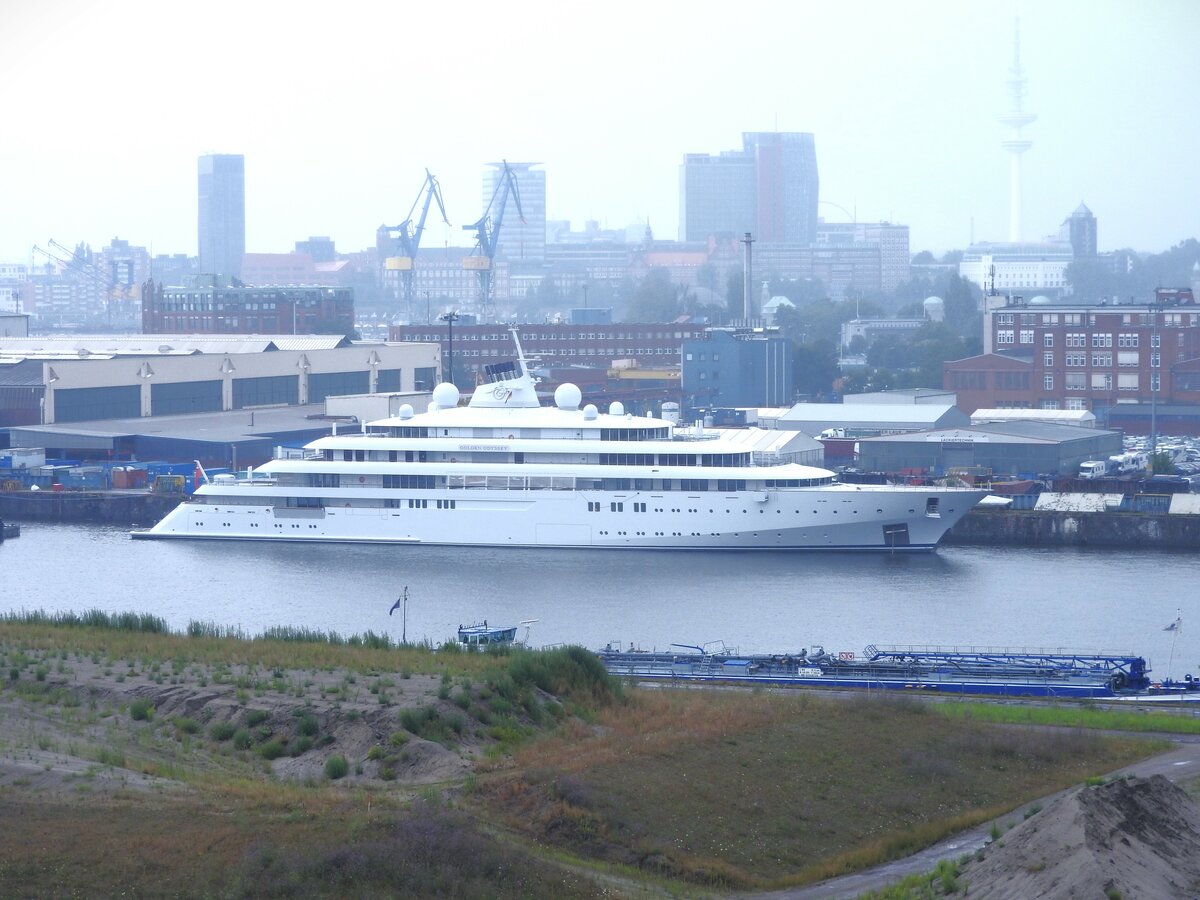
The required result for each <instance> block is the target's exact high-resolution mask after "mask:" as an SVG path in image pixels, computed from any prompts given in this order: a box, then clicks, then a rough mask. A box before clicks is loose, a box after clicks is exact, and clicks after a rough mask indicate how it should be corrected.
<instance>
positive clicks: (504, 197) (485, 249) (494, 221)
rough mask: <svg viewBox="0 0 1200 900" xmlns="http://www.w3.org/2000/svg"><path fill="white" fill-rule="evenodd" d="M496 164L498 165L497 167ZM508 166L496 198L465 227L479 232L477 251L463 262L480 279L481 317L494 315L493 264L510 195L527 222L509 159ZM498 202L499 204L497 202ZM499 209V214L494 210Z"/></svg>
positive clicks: (494, 194) (522, 217) (465, 267)
mask: <svg viewBox="0 0 1200 900" xmlns="http://www.w3.org/2000/svg"><path fill="white" fill-rule="evenodd" d="M493 165H494V164H493ZM501 165H502V166H503V167H504V168H503V171H502V172H501V174H500V179H499V181H497V182H496V189H495V190H494V191H492V199H491V200H489V201H488V205H487V209H485V210H484V211H483V217H482V218H481V219H480V220H479V221H478V222H474V223H472V224H470V225H464V226H463V230H465V231H474V232H475V250H474V251H473V252H472V253H471V255H470V256H468V257H466V258H465V259H464V260H463V268H464V269H471V270H474V272H475V274H476V275H477V276H478V278H479V313H480V316H481V317H484V316H486V315H487V314H488V313H490V312H491V308H492V292H493V288H494V285H493V283H492V265H493V262H494V260H495V258H496V247H497V245H498V244H499V242H500V226H501V225H503V224H504V210H505V208H506V207H507V205H508V196H509V194H512V197H513V201H514V202H515V203H516V204H517V215H519V216H520V217H521V222H522V223H524V221H525V211H524V210H523V209H521V192H520V190H519V189H518V187H517V176H516V175H515V174H514V173H513V170H512V167H511V166H510V165H509V164H508V161H507V160H501ZM497 201H498V202H497ZM493 207H495V209H496V212H495V215H494V216H493V215H492V208H493Z"/></svg>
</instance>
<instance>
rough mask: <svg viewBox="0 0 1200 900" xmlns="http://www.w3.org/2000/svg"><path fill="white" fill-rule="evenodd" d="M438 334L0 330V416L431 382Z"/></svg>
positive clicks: (176, 409)
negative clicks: (355, 336)
mask: <svg viewBox="0 0 1200 900" xmlns="http://www.w3.org/2000/svg"><path fill="white" fill-rule="evenodd" d="M440 363H441V356H440V353H439V350H438V347H437V345H436V344H422V343H415V342H413V343H406V344H388V343H382V342H380V343H355V342H352V341H350V340H349V339H347V338H345V337H342V336H338V335H327V336H323V335H308V336H302V337H295V336H290V335H276V336H257V337H239V338H231V337H226V338H214V337H206V336H202V335H201V336H197V335H183V336H181V335H170V336H168V335H120V336H100V335H83V336H71V337H37V338H9V339H4V340H0V426H4V425H30V424H54V423H60V424H62V423H70V422H86V421H94V420H100V419H118V418H148V417H159V416H164V415H179V414H186V413H213V412H221V411H231V410H240V409H245V410H250V409H262V408H267V407H281V406H304V405H306V404H312V403H319V402H321V401H323V400H324V399H325V398H326V397H329V396H335V395H342V394H367V393H388V392H396V391H417V390H429V389H431V388H432V387H433V384H434V382H435V380H436V378H437V372H438V370H439V367H440Z"/></svg>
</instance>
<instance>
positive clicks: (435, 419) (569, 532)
mask: <svg viewBox="0 0 1200 900" xmlns="http://www.w3.org/2000/svg"><path fill="white" fill-rule="evenodd" d="M513 340H514V342H515V344H516V356H517V359H516V361H515V362H511V361H510V362H500V363H496V364H493V365H490V366H487V367H486V370H485V371H486V374H487V378H488V380H487V382H486V383H484V384H481V385H479V386H478V387H477V388H476V389H475V391H474V394H473V396H472V397H471V399H470V402H468V403H467V404H466V405H460V396H459V392H458V389H457V388H456V387H455V386H454V385H452V384H440V385H438V386H437V387H436V388H435V389H434V391H433V400H432V402H431V403H430V405H429V408H428V410H427V411H426V412H424V413H416V412H414V411H413V409H412V407H411V406H407V405H406V406H404V407H402V408H401V409H400V410H399V415H397V416H396V417H394V418H389V419H383V420H381V421H377V422H372V423H369V424H368V425H366V426H364V431H363V433H361V434H344V433H343V434H336V433H335V434H331V435H329V436H327V437H323V438H320V439H318V440H315V441H313V442H312V443H310V444H308V445H307V446H306V448H305V452H304V453H303V454H297V455H293V456H288V454H286V453H284V454H280V455H279V456H280V458H276V459H273V460H271V461H270V462H268V463H266V464H265V465H263V466H261V467H260V468H259V469H258V470H257V471H251V472H250V473H248V476H247V477H245V478H241V479H238V478H235V477H234V476H232V475H219V476H217V477H216V478H215V479H213V480H211V481H208V480H206V483H204V484H201V485H200V486H199V487H198V488H197V489H196V491H195V493H194V495H193V496H192V497H191V498H190V499H189V500H186V501H185V502H183V503H181V504H180V505H179V506H178V507H177V508H176V509H174V510H173V511H172V512H170V513H168V514H167V516H166V517H165V518H163V520H162V521H160V522H159V523H158V524H157V525H155V526H154V527H153V528H150V529H149V530H147V531H137V532H134V533H133V537H136V538H192V539H205V540H213V539H224V540H260V541H345V542H368V543H391V544H443V545H459V546H461V545H474V546H501V547H587V548H603V549H645V550H881V551H888V552H905V551H929V550H933V549H934V548H935V547H936V546H937V544H938V542H939V541H940V540H941V538H942V536H943V535H944V534H945V533H946V531H948V530H949V529H950V528H951V527H952V526H953V525H954V524H955V523H956V522H957V521H958V520H959V519H961V518H962V517H963V516H965V515H966V514H967V512H968V511H969V510H970V509H971V508H972V507H973V506H975V504H976V503H978V502H979V501H980V500H981V499H983V497H985V496H986V494H987V492H986V491H982V490H976V489H971V488H961V487H919V486H908V485H868V484H861V485H860V484H840V483H838V481H837V479H836V477H835V476H834V473H833V472H830V471H829V470H827V469H821V468H816V467H813V466H809V465H804V464H802V463H801V462H799V461H798V460H799V453H798V452H794V451H792V450H790V449H789V447H790V446H792V445H793V444H794V442H795V441H796V438H797V434H796V433H795V432H788V431H765V430H762V429H757V428H751V429H713V428H705V427H703V426H702V425H700V424H699V423H698V424H696V425H695V426H686V427H676V426H675V424H673V423H672V422H669V421H666V420H663V419H657V418H653V417H645V416H633V415H630V414H628V413H626V412H625V410H624V408H623V406H622V405H621V404H620V403H613V404H612V405H611V406H610V407H609V411H608V413H601V412H599V411H598V410H597V408H596V407H595V406H594V405H592V404H587V405H582V406H581V403H582V395H581V392H580V390H579V388H578V387H576V386H575V385H572V384H564V385H560V386H559V388H558V389H557V390H556V391H555V393H554V401H555V403H554V406H547V407H543V406H542V405H541V404H540V403H539V400H538V396H537V390H536V386H535V382H534V379H533V377H532V376H531V375H530V373H529V369H528V367H527V365H526V360H525V357H524V354H523V353H522V351H521V345H520V340H519V339H518V336H517V333H516V330H515V329H514V330H513Z"/></svg>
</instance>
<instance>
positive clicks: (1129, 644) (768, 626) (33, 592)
mask: <svg viewBox="0 0 1200 900" xmlns="http://www.w3.org/2000/svg"><path fill="white" fill-rule="evenodd" d="M0 571H2V572H3V575H2V577H0V610H22V609H44V610H47V611H51V612H53V611H62V610H75V611H82V610H85V609H92V608H98V609H103V610H106V611H109V612H118V611H125V610H134V611H138V612H150V613H154V614H156V615H159V616H162V617H163V618H164V619H166V621H167V622H168V623H169V624H170V626H171V627H172V628H175V629H178V630H182V629H184V628H186V626H187V624H188V622H189V621H192V620H200V621H212V622H216V623H218V624H220V625H227V626H239V627H241V628H242V629H243V630H244V631H245V632H247V633H248V634H257V633H260V632H261V631H263V629H265V628H268V627H271V626H275V625H295V626H303V627H307V628H311V629H319V630H322V631H336V632H338V633H340V634H343V635H348V634H355V633H359V634H361V633H363V632H365V631H367V630H372V631H375V632H377V633H380V632H383V633H387V634H389V635H391V636H392V637H394V638H396V639H399V638H400V636H401V630H402V628H404V627H405V626H406V628H407V636H408V639H409V640H423V639H428V640H430V641H433V642H434V643H440V642H441V641H443V640H445V639H447V638H450V637H452V636H453V635H454V633H455V631H456V629H457V627H458V625H459V624H460V623H461V624H469V623H474V622H477V621H481V620H483V619H487V620H488V621H489V622H491V623H493V624H506V625H511V624H516V623H517V622H519V621H522V620H527V619H536V620H537V623H536V624H535V625H533V626H532V630H531V633H530V642H531V643H532V644H534V645H547V644H559V643H576V644H582V645H583V646H586V647H591V648H599V647H602V646H604V645H605V644H607V643H609V642H613V643H617V642H619V643H621V644H622V645H623V646H625V647H628V646H629V644H631V643H632V644H634V645H636V646H638V647H640V648H644V649H656V648H657V649H665V648H667V647H668V646H669V645H670V644H672V643H684V644H703V643H707V642H710V641H717V640H723V641H724V642H725V643H726V644H727V645H729V646H731V647H736V648H738V649H739V650H741V651H742V652H746V653H774V652H795V651H796V650H798V649H800V648H810V647H812V646H813V645H814V644H817V645H823V646H824V648H825V649H826V650H827V651H830V652H842V651H851V652H855V653H861V651H862V650H863V648H864V647H865V646H866V645H867V644H878V645H881V646H882V645H900V644H904V645H913V644H918V645H934V644H936V645H942V646H960V647H961V646H975V647H979V646H989V647H1009V648H1018V647H1020V648H1037V649H1052V648H1063V649H1069V650H1081V651H1118V652H1133V653H1136V654H1138V655H1141V656H1144V657H1146V658H1147V660H1148V661H1149V662H1150V664H1151V665H1152V667H1153V669H1154V675H1153V677H1155V678H1158V679H1161V678H1165V677H1167V676H1168V675H1173V676H1174V677H1177V678H1178V677H1181V676H1182V675H1183V674H1184V673H1185V672H1193V673H1196V672H1200V606H1197V605H1196V603H1195V601H1194V600H1191V601H1189V600H1188V599H1187V598H1189V597H1194V591H1195V589H1196V585H1197V584H1200V556H1198V555H1197V554H1195V553H1189V552H1169V551H1140V552H1130V551H1114V550H1107V549H1106V550H1097V549H1078V548H1047V549H1030V548H1017V547H957V546H945V547H942V548H941V549H940V550H939V551H938V552H937V553H934V554H921V555H912V556H908V555H896V556H892V555H886V554H822V553H773V552H763V553H720V554H708V553H686V552H664V551H586V550H515V549H510V548H497V549H486V548H454V547H420V546H402V547H388V546H374V545H336V544H326V545H322V544H310V545H298V544H269V543H245V542H232V541H231V542H225V541H215V542H199V541H133V540H130V538H129V536H128V534H127V532H126V531H125V530H123V529H118V528H109V527H97V526H82V525H48V524H37V523H31V524H29V525H27V526H26V527H25V528H24V529H22V534H21V537H20V538H17V539H14V540H10V541H5V542H3V543H2V544H0ZM405 587H407V588H408V594H409V603H408V612H407V618H406V619H405V618H404V616H403V611H402V609H398V610H396V612H395V614H393V615H389V614H388V610H389V609H390V608H391V607H392V605H393V604H394V603H395V601H396V599H397V598H398V597H399V596H400V595H401V593H402V592H403V590H404V588H405ZM1189 603H1190V606H1191V609H1192V610H1194V611H1195V614H1194V615H1191V616H1190V615H1189ZM1179 617H1182V620H1183V625H1182V628H1180V629H1178V630H1171V631H1168V630H1165V629H1166V628H1167V627H1168V626H1169V625H1171V624H1172V623H1173V622H1175V621H1176V619H1177V618H1179Z"/></svg>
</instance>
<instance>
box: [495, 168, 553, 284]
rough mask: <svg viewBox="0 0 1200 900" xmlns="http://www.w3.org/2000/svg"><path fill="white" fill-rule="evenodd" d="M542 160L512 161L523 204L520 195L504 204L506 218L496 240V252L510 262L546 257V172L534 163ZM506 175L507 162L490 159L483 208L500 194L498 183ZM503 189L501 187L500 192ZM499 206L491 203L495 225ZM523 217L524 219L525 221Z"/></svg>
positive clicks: (511, 197)
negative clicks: (497, 189)
mask: <svg viewBox="0 0 1200 900" xmlns="http://www.w3.org/2000/svg"><path fill="white" fill-rule="evenodd" d="M537 165H541V163H531V162H525V163H521V162H515V163H514V162H510V163H509V164H508V167H509V169H511V170H512V173H513V175H514V176H515V178H516V180H517V193H518V194H519V195H520V198H521V203H520V208H519V209H518V207H517V198H516V197H514V196H511V195H510V196H509V198H508V204H507V205H506V206H505V208H504V220H503V222H501V223H500V225H501V228H500V240H499V241H498V242H497V244H496V256H498V257H501V258H503V259H507V260H508V261H509V262H511V263H516V264H520V263H535V264H538V265H540V264H541V263H542V262H544V261H545V259H546V173H545V172H543V171H542V170H540V169H534V168H533V167H534V166H537ZM503 175H504V163H502V162H499V163H491V164H490V165H489V166H488V168H487V170H486V171H485V172H484V173H483V208H484V209H485V210H488V205H489V204H490V203H491V202H492V198H493V197H496V203H497V204H498V203H499V202H500V198H499V196H498V195H497V193H496V187H497V185H499V184H500V180H501V178H502V176H503ZM502 191H503V189H501V192H502ZM499 212H500V210H499V209H498V208H497V207H496V206H492V207H491V209H490V211H489V212H488V213H487V214H488V215H490V216H492V223H493V227H495V224H496V216H497V215H498V214H499ZM522 220H523V221H522Z"/></svg>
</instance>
